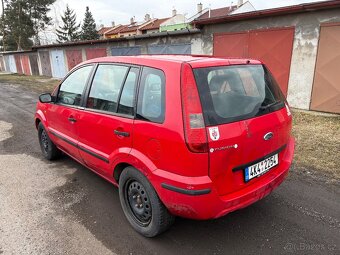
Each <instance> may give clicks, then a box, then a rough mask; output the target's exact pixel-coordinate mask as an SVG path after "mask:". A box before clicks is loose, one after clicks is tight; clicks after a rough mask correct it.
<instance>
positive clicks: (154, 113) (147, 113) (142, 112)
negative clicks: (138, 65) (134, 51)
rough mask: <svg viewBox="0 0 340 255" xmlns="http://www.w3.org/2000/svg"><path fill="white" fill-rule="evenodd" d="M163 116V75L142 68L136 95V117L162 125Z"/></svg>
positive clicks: (153, 70) (154, 70) (157, 71)
mask: <svg viewBox="0 0 340 255" xmlns="http://www.w3.org/2000/svg"><path fill="white" fill-rule="evenodd" d="M164 115H165V75H164V73H163V72H162V71H161V70H158V69H154V68H149V67H144V68H143V72H142V77H141V82H140V88H139V93H138V105H137V117H138V118H140V119H144V120H149V121H152V122H157V123H162V122H163V121H164Z"/></svg>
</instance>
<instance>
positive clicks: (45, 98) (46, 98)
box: [39, 93, 53, 103]
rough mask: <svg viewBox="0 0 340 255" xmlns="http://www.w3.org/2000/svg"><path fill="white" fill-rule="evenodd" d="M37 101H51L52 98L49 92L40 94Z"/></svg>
mask: <svg viewBox="0 0 340 255" xmlns="http://www.w3.org/2000/svg"><path fill="white" fill-rule="evenodd" d="M39 101H40V102H41V103H51V102H52V101H53V100H52V96H51V94H50V93H46V94H41V95H40V96H39Z"/></svg>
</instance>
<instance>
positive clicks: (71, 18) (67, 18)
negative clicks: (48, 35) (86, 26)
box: [56, 5, 80, 43]
mask: <svg viewBox="0 0 340 255" xmlns="http://www.w3.org/2000/svg"><path fill="white" fill-rule="evenodd" d="M61 19H62V21H63V23H64V24H63V26H62V27H61V26H59V29H57V30H56V31H57V37H58V39H57V41H58V42H59V43H63V42H70V41H76V40H79V37H80V33H79V28H80V24H77V16H76V14H75V13H74V10H71V9H70V7H69V6H68V5H66V10H65V12H64V16H61Z"/></svg>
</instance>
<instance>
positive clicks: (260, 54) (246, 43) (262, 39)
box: [214, 27, 294, 95]
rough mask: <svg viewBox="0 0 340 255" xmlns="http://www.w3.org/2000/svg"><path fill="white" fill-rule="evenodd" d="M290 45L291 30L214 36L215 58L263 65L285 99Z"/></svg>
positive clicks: (292, 35)
mask: <svg viewBox="0 0 340 255" xmlns="http://www.w3.org/2000/svg"><path fill="white" fill-rule="evenodd" d="M293 41H294V28H292V27H289V28H275V29H266V30H251V31H244V32H238V33H222V34H214V55H215V56H218V57H241V58H247V57H248V58H255V59H259V60H261V61H263V62H264V63H266V65H267V66H268V67H269V69H270V70H271V72H272V73H273V75H274V76H275V78H276V80H277V82H278V83H279V85H280V87H281V90H282V91H283V93H284V94H285V95H287V90H288V81H289V73H290V64H291V58H292V50H293Z"/></svg>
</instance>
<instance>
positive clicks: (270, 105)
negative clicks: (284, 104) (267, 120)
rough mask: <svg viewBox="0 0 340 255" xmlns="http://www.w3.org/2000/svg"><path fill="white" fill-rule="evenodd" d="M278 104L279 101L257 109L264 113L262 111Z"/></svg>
mask: <svg viewBox="0 0 340 255" xmlns="http://www.w3.org/2000/svg"><path fill="white" fill-rule="evenodd" d="M278 103H280V101H276V102H273V103H271V104H267V105H263V106H262V105H261V106H260V108H259V109H260V110H261V111H264V110H266V109H268V108H270V107H272V106H274V105H276V104H278Z"/></svg>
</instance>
